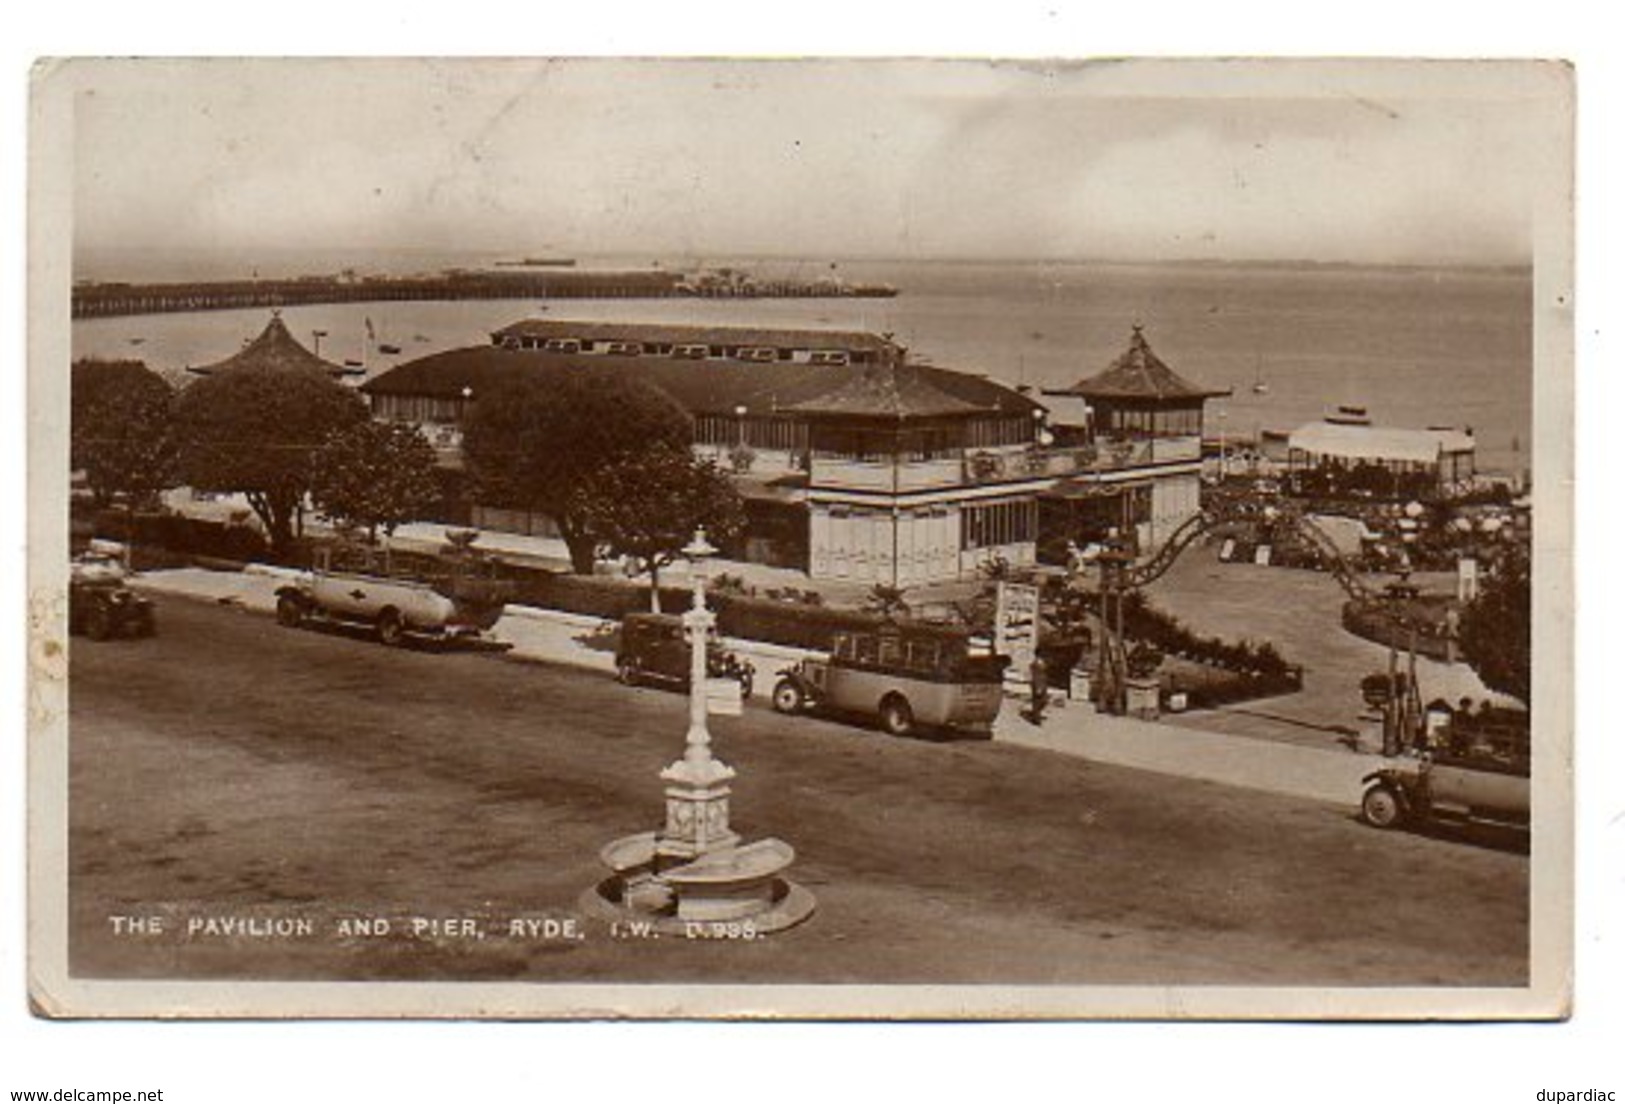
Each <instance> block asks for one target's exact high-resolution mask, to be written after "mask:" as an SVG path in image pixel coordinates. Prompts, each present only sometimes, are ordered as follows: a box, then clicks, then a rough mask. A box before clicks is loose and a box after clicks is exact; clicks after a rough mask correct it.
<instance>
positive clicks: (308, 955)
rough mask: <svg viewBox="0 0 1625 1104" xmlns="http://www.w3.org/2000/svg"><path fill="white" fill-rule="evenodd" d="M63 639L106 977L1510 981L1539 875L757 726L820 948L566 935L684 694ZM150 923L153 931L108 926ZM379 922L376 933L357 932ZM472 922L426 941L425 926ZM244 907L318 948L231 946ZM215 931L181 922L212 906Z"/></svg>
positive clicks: (258, 632)
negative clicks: (556, 932)
mask: <svg viewBox="0 0 1625 1104" xmlns="http://www.w3.org/2000/svg"><path fill="white" fill-rule="evenodd" d="M160 617H161V622H162V627H161V632H160V635H159V636H158V637H157V638H156V639H153V640H149V641H128V642H107V643H103V644H92V643H89V642H84V641H78V640H76V641H75V642H74V645H73V649H72V657H71V664H72V666H71V679H72V695H71V702H72V712H71V725H72V757H71V758H72V781H71V785H72V794H71V801H72V804H71V817H70V819H71V839H70V867H71V909H72V916H73V932H72V941H71V956H72V964H73V968H74V969H75V971H76V972H79V973H83V974H86V975H88V976H186V977H237V976H246V977H261V978H265V977H278V978H352V977H367V978H371V977H414V978H447V977H459V978H526V979H532V980H563V979H570V980H645V979H647V980H657V979H658V980H694V981H702V980H703V981H727V980H753V981H763V980H771V981H804V982H846V981H871V982H929V981H940V982H995V981H1003V982H1025V983H1051V982H1067V983H1101V984H1158V985H1167V984H1203V983H1225V984H1236V983H1256V984H1270V985H1336V984H1358V985H1371V984H1384V985H1430V984H1474V985H1492V984H1519V983H1521V982H1522V981H1523V979H1524V977H1525V970H1526V964H1525V963H1526V944H1527V938H1528V935H1527V932H1528V918H1527V913H1528V908H1527V902H1528V869H1527V868H1528V859H1527V856H1526V855H1524V854H1522V853H1520V852H1519V850H1518V849H1517V847H1516V846H1515V844H1512V843H1510V842H1509V841H1507V840H1502V839H1498V838H1493V837H1475V838H1472V839H1461V838H1424V837H1420V836H1414V835H1403V834H1398V835H1389V834H1381V833H1377V832H1375V831H1373V830H1371V829H1368V828H1366V827H1364V826H1362V825H1360V824H1359V823H1357V822H1356V821H1355V820H1354V819H1353V817H1352V810H1343V809H1339V808H1337V807H1335V806H1332V805H1328V804H1324V803H1319V802H1309V801H1301V800H1296V799H1291V798H1286V797H1280V796H1276V795H1272V794H1265V793H1258V792H1251V791H1243V790H1239V789H1234V788H1231V787H1227V786H1222V785H1216V784H1212V783H1205V782H1198V781H1191V780H1186V779H1180V778H1173V777H1169V776H1166V775H1158V774H1152V773H1148V772H1142V771H1136V770H1131V769H1126V768H1121V767H1111V766H1105V765H1101V764H1097V763H1091V762H1087V761H1084V760H1080V759H1078V758H1076V757H1071V756H1063V755H1058V754H1055V753H1052V752H1046V751H1043V750H1038V749H1030V748H1022V747H1011V746H1006V745H1002V744H997V743H988V742H960V743H951V744H942V743H931V742H925V741H912V740H891V739H887V738H884V737H882V736H880V735H879V734H877V733H873V732H868V731H863V730H859V729H853V728H848V727H845V726H840V725H835V724H829V723H826V722H822V721H818V720H813V719H807V718H785V717H780V716H777V715H774V714H772V713H770V712H767V711H765V710H762V709H755V708H753V709H752V710H750V711H749V713H748V714H747V716H746V717H744V718H722V719H719V720H718V721H717V722H716V724H715V729H716V733H717V748H718V751H719V753H720V755H721V756H722V757H723V758H724V759H726V760H727V761H729V762H730V763H732V764H733V765H734V766H735V767H737V768H738V770H739V772H740V777H739V779H738V782H737V784H736V788H735V801H734V822H735V827H736V828H738V829H740V830H741V831H743V832H744V833H745V835H746V836H747V838H757V837H760V836H763V835H777V836H780V837H782V838H784V839H786V840H788V841H789V842H790V843H792V844H793V845H794V846H795V847H796V849H797V851H798V852H799V856H800V857H799V860H798V862H797V865H796V867H795V868H794V873H795V875H796V876H797V877H798V878H799V879H800V880H801V881H803V882H804V883H805V884H807V885H808V886H809V887H810V888H812V890H813V891H814V892H815V893H816V894H817V896H818V899H819V905H820V907H819V912H818V913H817V915H815V916H814V918H813V919H812V921H811V922H810V923H809V924H807V925H806V926H805V927H802V928H799V929H796V930H795V931H793V932H791V933H789V934H786V935H784V936H780V937H775V938H774V939H772V940H767V941H760V942H755V943H738V944H698V943H689V942H686V941H675V942H673V941H663V942H631V943H627V942H617V941H614V940H612V939H610V938H608V936H607V933H606V932H604V931H602V930H599V929H594V928H593V927H592V924H591V922H590V921H587V920H586V919H582V920H581V923H582V924H583V926H584V927H585V928H586V929H587V930H586V932H585V934H586V936H587V937H586V938H584V939H580V940H552V941H549V940H545V939H541V938H537V937H531V936H520V935H514V934H512V932H513V929H512V928H511V927H510V924H511V923H512V921H514V920H521V921H522V920H526V919H530V920H537V921H541V920H547V919H553V920H557V921H561V922H562V921H564V920H569V919H573V918H576V917H577V915H578V914H577V912H576V908H575V902H576V900H577V897H578V895H579V893H580V892H581V891H582V890H583V889H584V888H585V887H587V886H589V885H591V884H592V883H593V882H594V881H595V880H596V879H597V878H598V877H599V875H600V870H599V868H598V865H597V859H596V854H597V851H598V848H599V847H600V846H602V845H603V844H604V843H606V842H607V841H609V840H611V839H613V838H616V837H618V836H620V835H624V834H627V833H630V832H635V831H639V830H644V829H648V828H653V827H655V826H656V825H657V820H658V817H659V816H660V810H661V794H660V783H659V781H658V779H657V773H658V771H659V769H660V768H661V767H662V766H664V765H665V764H666V763H668V762H670V761H671V760H672V759H674V758H676V756H677V755H678V754H679V752H680V749H681V739H682V732H683V729H684V714H685V707H686V703H685V702H684V700H683V699H682V698H681V697H679V696H677V695H674V694H669V693H665V692H662V691H659V690H653V689H639V690H629V689H626V688H624V687H620V686H618V685H616V684H615V683H614V682H613V681H611V680H610V679H608V678H606V677H602V676H598V675H594V674H591V673H587V672H581V671H575V670H565V669H557V668H549V667H546V666H541V665H537V664H534V663H521V662H516V661H513V660H511V659H504V658H501V657H497V656H492V655H474V654H456V653H450V654H447V653H435V652H430V651H413V650H389V649H385V648H383V647H381V646H379V645H377V644H374V643H372V642H370V641H368V640H365V639H361V638H356V637H349V636H344V635H336V634H327V633H317V632H302V631H293V630H285V629H280V628H278V627H276V626H275V624H274V623H273V622H272V621H271V620H270V619H269V618H267V617H265V616H263V615H260V614H255V613H250V612H247V611H243V610H240V609H230V608H223V607H218V606H214V605H211V604H209V603H204V602H197V601H191V600H185V599H177V598H169V599H166V600H164V601H163V604H162V606H161V609H160ZM132 915H134V916H157V917H161V918H162V919H163V920H164V922H165V923H166V924H167V927H166V929H165V931H164V932H163V933H161V934H159V935H146V936H131V935H123V934H118V933H116V932H115V931H114V930H113V929H114V924H113V921H112V917H114V916H132ZM380 916H381V917H384V918H386V919H389V920H391V925H390V931H389V933H388V934H387V935H373V936H368V935H365V934H361V933H359V932H358V931H357V930H356V928H355V926H354V925H352V926H350V927H349V928H348V929H345V930H343V931H341V930H340V927H339V925H340V924H341V923H342V922H344V921H346V920H353V919H356V918H367V919H371V918H375V917H380ZM413 918H417V919H420V920H439V921H450V920H457V921H461V920H467V921H469V924H468V925H462V924H449V923H442V924H437V925H435V926H433V927H429V928H426V929H424V930H420V931H419V932H417V933H415V934H414V933H412V932H411V931H410V921H411V920H412V919H413ZM246 919H252V920H256V921H259V922H260V930H261V931H263V930H264V929H265V927H266V925H270V926H272V927H274V926H275V925H276V924H278V923H281V924H282V925H283V926H284V927H288V926H290V925H293V924H294V922H295V921H297V922H299V923H300V924H308V926H309V928H310V933H309V934H300V933H299V932H297V931H296V932H293V933H292V934H286V935H280V936H279V935H272V936H265V935H260V934H254V931H253V930H252V929H249V930H246V931H245V930H244V929H243V928H242V926H241V925H239V927H238V928H237V929H236V930H235V932H234V933H233V932H232V930H231V929H230V925H229V922H230V921H232V920H239V921H242V920H246ZM210 920H212V921H215V923H214V924H213V925H212V926H211V925H209V924H203V925H202V926H201V927H200V928H199V929H198V930H194V931H191V932H188V930H187V929H188V925H191V924H197V923H199V922H200V921H210Z"/></svg>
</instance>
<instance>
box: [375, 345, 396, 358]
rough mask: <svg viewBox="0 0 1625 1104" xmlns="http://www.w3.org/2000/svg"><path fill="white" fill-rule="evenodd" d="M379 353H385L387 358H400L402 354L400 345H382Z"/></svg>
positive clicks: (379, 347)
mask: <svg viewBox="0 0 1625 1104" xmlns="http://www.w3.org/2000/svg"><path fill="white" fill-rule="evenodd" d="M378 351H379V352H380V353H383V354H384V355H385V356H399V355H400V353H401V347H400V346H399V345H380V346H378Z"/></svg>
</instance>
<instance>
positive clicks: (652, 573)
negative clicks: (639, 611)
mask: <svg viewBox="0 0 1625 1104" xmlns="http://www.w3.org/2000/svg"><path fill="white" fill-rule="evenodd" d="M649 609H650V610H651V611H652V612H654V613H660V612H662V610H661V609H660V564H659V563H657V562H656V561H654V560H650V561H649Z"/></svg>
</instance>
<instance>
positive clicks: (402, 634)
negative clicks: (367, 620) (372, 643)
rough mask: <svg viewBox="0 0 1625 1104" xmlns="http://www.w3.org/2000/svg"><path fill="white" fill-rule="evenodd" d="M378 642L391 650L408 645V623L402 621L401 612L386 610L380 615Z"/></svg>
mask: <svg viewBox="0 0 1625 1104" xmlns="http://www.w3.org/2000/svg"><path fill="white" fill-rule="evenodd" d="M378 642H379V643H381V644H383V645H385V646H386V647H390V648H398V647H400V646H401V645H402V644H404V643H406V622H404V621H402V620H401V615H400V611H398V610H393V609H386V610H384V612H382V613H380V614H379V615H378Z"/></svg>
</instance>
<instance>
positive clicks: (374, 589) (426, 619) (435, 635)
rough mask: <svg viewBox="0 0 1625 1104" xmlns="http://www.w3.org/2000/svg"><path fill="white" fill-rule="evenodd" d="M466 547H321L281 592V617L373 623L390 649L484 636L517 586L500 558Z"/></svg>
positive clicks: (288, 622) (284, 620)
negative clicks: (417, 550) (432, 550)
mask: <svg viewBox="0 0 1625 1104" xmlns="http://www.w3.org/2000/svg"><path fill="white" fill-rule="evenodd" d="M468 543H469V542H467V541H464V542H461V543H458V542H453V544H452V545H451V546H450V551H449V552H447V553H444V554H442V555H441V556H438V557H424V556H414V555H410V554H404V553H392V552H391V551H390V550H389V549H387V548H386V549H374V548H368V547H350V546H342V545H341V546H334V547H324V548H320V549H318V550H317V555H316V565H315V567H314V568H313V569H312V570H311V571H310V572H309V573H307V574H306V575H304V576H303V577H301V578H300V579H298V580H297V581H296V582H293V583H289V584H287V585H286V586H282V587H280V588H278V589H277V592H276V596H277V603H276V619H277V621H278V623H280V624H282V625H284V626H286V627H288V628H299V627H301V626H304V625H308V624H318V623H338V624H348V625H357V626H368V627H370V628H371V629H372V630H373V632H374V634H375V635H376V636H377V638H378V640H379V641H380V642H382V643H384V644H387V645H390V646H392V647H393V646H398V645H401V644H404V643H406V642H407V641H408V640H409V639H411V638H414V637H418V638H426V639H434V640H442V641H444V640H454V639H474V640H478V639H483V637H484V634H485V633H487V632H488V631H489V630H490V629H491V628H492V627H493V626H494V625H495V624H496V623H497V621H498V620H500V619H501V617H502V613H503V610H504V609H505V608H506V604H507V600H508V599H509V597H511V596H512V594H513V591H514V584H513V583H512V582H511V581H510V580H507V579H504V578H502V577H501V564H500V562H499V561H497V560H495V559H492V558H490V557H488V556H485V555H484V554H482V553H479V552H478V551H477V550H475V549H471V548H469V547H468Z"/></svg>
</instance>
